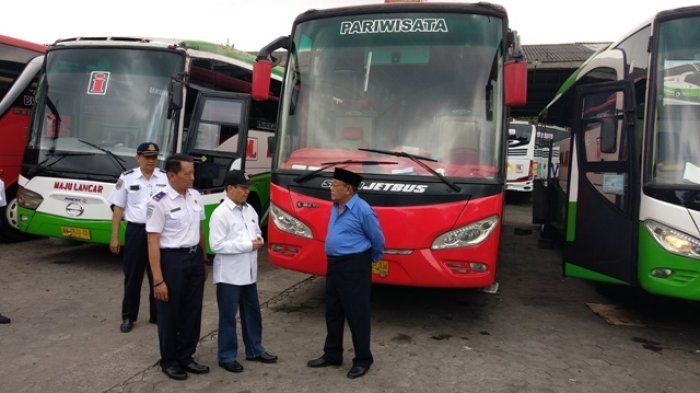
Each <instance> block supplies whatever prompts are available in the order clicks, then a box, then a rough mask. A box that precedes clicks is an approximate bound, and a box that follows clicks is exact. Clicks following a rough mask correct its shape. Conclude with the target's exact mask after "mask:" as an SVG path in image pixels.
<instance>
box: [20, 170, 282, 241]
mask: <svg viewBox="0 0 700 393" xmlns="http://www.w3.org/2000/svg"><path fill="white" fill-rule="evenodd" d="M251 180H252V181H253V182H255V183H256V185H255V186H252V187H251V188H250V193H251V195H257V196H258V198H259V200H260V203H261V212H260V214H262V213H264V211H265V210H266V209H267V208H268V207H269V205H270V173H263V174H260V175H257V176H254V177H252V178H251ZM224 197H225V196H224V195H223V194H222V198H224ZM217 206H218V204H210V205H205V206H204V213H205V216H206V218H205V220H204V221H203V223H204V232H205V234H204V235H205V237H206V239H208V238H209V218H210V217H211V214H212V213H213V212H214V209H216V207H217ZM18 209H19V210H18V213H19V217H20V224H19V229H20V231H22V232H27V233H30V234H33V235H38V236H45V237H56V238H65V236H63V235H62V234H61V227H71V228H81V229H89V230H90V240H82V239H75V238H71V239H72V240H77V241H82V242H86V243H98V244H109V242H110V241H111V239H112V221H110V220H75V219H70V218H66V217H59V216H54V215H51V214H46V213H37V212H36V211H34V210H29V209H25V208H23V207H19V208H18ZM22 217H27V219H26V220H23V219H22ZM260 218H262V217H260ZM261 225H262V222H261ZM125 229H126V222H122V223H121V225H120V227H119V243H120V244H124V231H125ZM208 243H209V242H208V241H207V252H208V253H211V249H210V248H209V244H208Z"/></svg>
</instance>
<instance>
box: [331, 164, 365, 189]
mask: <svg viewBox="0 0 700 393" xmlns="http://www.w3.org/2000/svg"><path fill="white" fill-rule="evenodd" d="M333 178H334V179H337V180H340V181H342V182H345V183H348V184H349V185H351V186H353V187H355V188H357V187H359V186H360V182H361V181H362V176H360V175H358V174H357V173H354V172H350V171H348V170H347V169H343V168H335V172H334V173H333Z"/></svg>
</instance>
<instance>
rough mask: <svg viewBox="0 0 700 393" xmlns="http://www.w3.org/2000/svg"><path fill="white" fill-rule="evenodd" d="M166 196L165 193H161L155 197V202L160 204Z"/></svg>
mask: <svg viewBox="0 0 700 393" xmlns="http://www.w3.org/2000/svg"><path fill="white" fill-rule="evenodd" d="M164 196H165V191H161V192H159V193H157V194H156V195H153V200H154V201H156V202H158V201H160V200H161V199H163V197H164Z"/></svg>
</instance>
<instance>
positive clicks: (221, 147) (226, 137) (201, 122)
mask: <svg viewBox="0 0 700 393" xmlns="http://www.w3.org/2000/svg"><path fill="white" fill-rule="evenodd" d="M249 107H250V96H249V95H248V94H241V93H228V92H200V93H199V95H198V96H197V102H196V103H195V107H194V113H193V116H192V118H191V120H190V124H189V130H188V135H187V150H186V152H187V153H188V154H190V155H191V156H192V157H194V158H195V181H194V188H196V189H198V190H199V191H201V192H203V193H204V194H211V193H214V192H220V191H223V190H224V177H225V176H226V173H227V172H228V171H229V170H231V169H240V170H245V153H246V143H247V139H248V108H249Z"/></svg>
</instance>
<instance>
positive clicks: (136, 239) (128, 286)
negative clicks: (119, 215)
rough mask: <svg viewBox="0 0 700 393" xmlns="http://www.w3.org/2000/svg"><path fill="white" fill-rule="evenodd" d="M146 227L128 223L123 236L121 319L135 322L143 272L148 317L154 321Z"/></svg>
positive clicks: (154, 306) (154, 303) (151, 277)
mask: <svg viewBox="0 0 700 393" xmlns="http://www.w3.org/2000/svg"><path fill="white" fill-rule="evenodd" d="M146 236H147V235H146V225H145V224H135V223H133V222H129V223H127V224H126V232H125V234H124V238H125V239H124V240H125V241H124V263H123V269H124V299H123V300H122V319H129V320H131V321H136V319H138V316H139V303H141V285H142V284H143V273H144V271H145V272H146V273H147V274H148V284H149V285H148V287H149V288H150V290H149V296H148V300H149V303H150V313H151V315H150V317H151V320H152V321H155V320H156V301H155V299H154V298H153V276H152V275H151V268H150V266H149V264H148V239H147V237H146Z"/></svg>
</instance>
